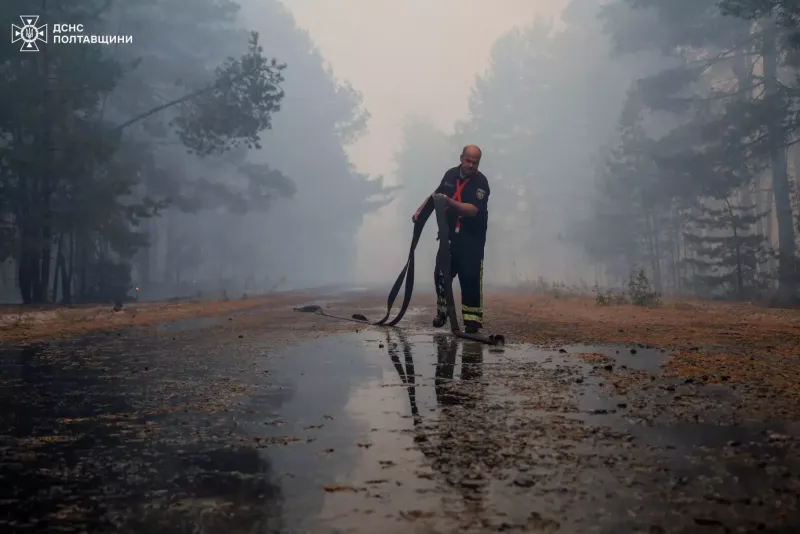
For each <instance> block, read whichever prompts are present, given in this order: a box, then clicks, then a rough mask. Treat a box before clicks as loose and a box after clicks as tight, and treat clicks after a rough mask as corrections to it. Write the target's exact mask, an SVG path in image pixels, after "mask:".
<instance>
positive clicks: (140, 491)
mask: <svg viewBox="0 0 800 534" xmlns="http://www.w3.org/2000/svg"><path fill="white" fill-rule="evenodd" d="M110 347H111V348H105V349H104V348H101V347H99V346H92V347H91V350H90V351H88V352H85V353H80V352H77V351H73V352H70V351H68V350H67V348H66V347H64V348H62V349H61V350H62V352H61V353H59V355H60V357H59V358H51V357H48V356H47V355H44V354H42V353H39V352H37V351H35V350H28V351H26V352H23V353H21V354H19V353H11V352H0V379H1V380H2V381H3V383H4V384H5V385H6V386H5V390H4V396H3V397H2V402H3V405H2V406H1V407H0V408H2V411H0V423H2V425H3V428H6V429H8V430H6V431H5V432H6V433H7V434H8V435H4V436H2V441H0V446H2V447H3V450H2V453H3V455H2V460H0V476H2V478H3V480H4V481H5V484H4V485H3V486H2V487H0V501H1V502H3V503H5V504H4V505H3V506H6V507H8V511H7V512H6V510H5V509H4V510H3V511H4V513H5V515H0V517H7V518H10V521H15V522H16V523H13V525H14V526H15V527H16V528H17V529H19V528H21V527H22V526H24V525H26V524H27V525H28V527H29V530H30V531H31V532H33V531H36V529H37V528H39V527H41V526H42V522H47V521H53V520H55V519H58V518H61V519H60V521H61V523H59V525H58V526H59V528H61V530H62V531H64V532H75V533H78V532H83V531H86V530H93V529H94V530H98V529H102V528H104V527H108V526H109V525H114V526H115V528H116V530H115V531H118V532H131V533H133V532H136V531H139V532H154V533H157V534H160V533H161V532H164V533H166V532H179V533H183V532H187V533H188V532H195V531H202V532H205V533H207V534H228V533H230V532H250V531H262V532H270V531H281V532H304V531H315V532H318V531H334V532H367V533H371V532H380V533H381V534H390V533H394V532H397V533H401V532H415V531H420V532H423V531H426V530H425V529H428V530H427V531H444V532H468V531H471V530H475V531H487V530H513V529H519V530H524V529H528V530H533V531H544V532H547V531H555V530H557V529H559V528H564V529H573V530H574V531H580V532H589V531H593V530H601V526H604V528H605V527H608V528H611V526H619V525H620V524H626V525H627V524H631V525H633V524H634V523H636V522H637V521H640V522H642V523H641V524H642V525H645V526H646V527H648V528H649V525H652V524H657V523H659V521H660V518H661V515H660V514H666V511H665V509H664V508H665V507H664V506H663V499H664V498H665V497H664V494H663V488H665V487H667V486H668V485H669V484H670V483H671V481H672V479H673V478H674V476H678V474H679V475H680V476H681V477H684V476H685V477H687V478H688V479H689V480H694V479H693V478H692V476H691V475H692V474H693V473H694V474H697V473H705V472H712V471H713V472H715V476H716V477H717V479H715V480H716V482H715V484H716V485H715V486H714V487H713V491H715V492H721V491H728V490H730V491H731V492H734V491H738V492H739V493H747V491H746V488H744V487H743V486H742V483H743V482H742V481H746V482H747V484H751V485H753V487H758V488H759V491H761V490H762V489H764V488H765V487H766V486H765V484H767V485H768V482H765V481H764V480H766V479H767V478H768V477H769V476H770V475H769V473H767V471H766V470H762V471H757V470H754V469H756V468H755V467H754V468H752V469H751V468H749V467H748V468H743V467H742V464H741V463H739V464H736V463H731V462H733V460H734V453H730V450H732V449H735V450H736V451H740V453H745V452H746V453H750V454H753V455H761V456H760V457H761V458H762V460H759V461H760V462H762V463H763V462H765V461H766V460H763V458H768V457H769V458H772V457H776V458H777V457H779V452H776V450H775V447H774V445H775V443H774V442H776V440H777V442H778V444H781V443H784V442H783V441H780V439H783V438H780V439H778V438H774V437H769V436H770V434H769V432H773V431H774V429H773V430H770V429H769V428H766V427H765V428H760V427H758V428H757V427H726V428H723V427H716V426H712V425H705V426H704V425H698V424H685V425H672V426H644V425H641V424H638V423H637V422H636V421H631V420H629V419H628V418H627V416H626V411H625V410H624V409H618V407H619V405H620V404H621V403H620V399H618V398H610V397H608V396H607V395H606V393H604V390H603V389H602V388H601V387H600V386H599V382H600V380H601V378H599V376H598V374H597V373H596V372H595V371H596V370H595V369H594V368H595V367H596V366H595V365H593V364H592V363H587V362H586V361H584V360H583V359H581V358H578V357H575V356H574V354H575V353H589V352H592V353H599V352H603V351H605V352H603V353H605V354H607V355H608V356H612V357H614V358H616V359H617V362H619V363H618V365H623V363H622V362H623V361H627V362H628V363H627V364H624V365H627V366H628V367H629V368H630V369H633V370H643V369H646V368H649V366H650V365H652V363H653V362H655V361H656V360H657V359H658V358H663V355H662V354H661V353H660V351H659V352H658V353H656V352H653V353H652V354H651V353H649V352H648V353H643V351H642V350H641V348H639V349H640V350H637V354H636V355H634V354H632V353H630V350H628V355H626V356H625V357H624V358H621V357H620V355H618V354H617V353H616V350H619V351H620V353H622V352H623V350H622V349H621V348H619V349H611V350H612V351H613V353H612V354H608V351H609V349H608V348H606V349H602V350H601V349H599V348H597V347H577V346H576V347H568V348H567V349H565V350H567V352H568V353H570V354H564V353H560V352H558V351H557V350H555V351H547V350H540V349H535V348H532V347H528V346H524V345H517V346H507V347H505V348H504V349H500V350H498V349H494V348H490V347H487V346H486V345H483V344H480V343H475V342H471V341H466V340H460V339H457V338H455V337H453V336H451V335H448V334H445V333H433V334H432V333H426V332H423V333H413V334H412V333H407V332H405V331H403V330H401V329H391V328H389V329H368V330H366V331H362V332H360V333H350V334H342V335H337V336H330V337H326V338H321V339H317V340H314V341H310V342H307V343H303V344H300V345H297V346H294V347H291V348H289V349H287V350H284V351H282V352H280V353H276V354H270V355H268V356H266V357H265V354H264V351H263V350H261V349H259V347H257V346H256V347H255V348H254V349H252V350H255V351H256V352H255V353H246V352H244V349H240V350H238V351H231V350H230V349H229V348H228V347H224V348H223V349H221V350H222V351H223V352H222V353H214V352H213V350H220V349H219V347H218V345H216V344H215V347H216V348H215V349H211V348H209V347H200V346H198V347H192V349H193V350H188V351H186V350H184V351H176V352H169V351H166V349H165V348H164V347H163V346H159V347H158V349H157V350H155V349H153V350H151V352H150V353H137V354H136V355H132V354H125V353H119V352H115V351H124V350H125V347H130V345H125V344H118V345H116V346H110ZM87 350H88V349H87ZM128 350H131V349H128ZM136 350H139V349H136ZM167 353H168V354H169V357H165V354H167ZM636 356H638V357H639V358H640V359H639V360H638V361H637V363H634V362H633V358H635V357H636ZM720 391H721V390H720ZM765 432H766V433H765ZM765 436H766V437H765ZM44 438H48V439H44ZM50 438H52V439H50ZM67 438H69V439H67ZM759 440H760V441H762V442H763V441H771V442H772V443H771V444H768V445H771V446H770V447H762V448H753V447H750V446H749V443H750V442H758V441H759ZM32 444H35V445H36V446H35V447H34V446H32ZM732 444H735V445H732ZM640 445H644V446H645V447H643V448H644V449H646V450H644V451H643V450H641V449H637V447H640ZM653 449H658V451H657V454H658V455H659V456H657V457H655V456H645V455H644V454H645V453H647V454H650V453H651V452H653ZM696 449H705V450H706V452H708V451H711V454H712V458H711V459H709V457H708V455H706V456H705V457H703V456H701V455H700V454H699V453H698V454H696V455H695V456H696V458H690V453H691V454H695V452H696ZM718 449H719V450H721V449H725V450H726V451H728V452H726V454H727V455H728V456H726V457H723V456H722V454H720V453H719V452H718ZM665 450H666V451H671V452H666V453H665V452H664V451H665ZM714 454H716V455H717V456H716V457H713V455H714ZM697 458H701V460H697ZM662 460H668V462H667V463H659V462H661V461H662ZM698 464H699V465H698ZM748 469H749V470H748ZM758 469H761V468H758ZM670 470H672V471H670ZM676 473H677V474H676ZM754 473H761V474H762V476H761V479H759V478H758V477H755V476H754ZM777 476H780V475H776V477H777ZM695 478H697V479H698V480H699V478H698V477H695ZM703 483H704V484H709V486H708V487H709V488H711V485H710V484H711V483H707V482H703ZM685 484H689V483H685ZM51 487H58V488H61V490H59V491H61V492H62V493H61V494H58V493H55V494H46V495H45V493H46V492H45V493H43V491H44V490H45V489H46V488H51ZM687 488H688V486H687ZM681 491H686V492H689V489H682V490H681ZM697 491H699V490H697ZM708 491H712V489H708ZM765 491H766V490H765ZM687 494H688V493H687ZM65 502H66V503H67V505H66V508H65V506H64V505H63V503H65ZM598 502H599V503H600V504H598ZM98 503H99V504H98ZM648 503H649V504H648ZM681 506H684V504H682V505H681ZM634 509H635V510H637V512H636V514H635V515H631V513H630V511H631V510H634ZM759 513H762V514H768V513H769V509H768V507H767V506H764V507H762V509H761V510H760V511H759ZM687 517H689V518H690V519H691V516H687ZM54 518H55V519H54ZM673 519H674V518H673ZM636 524H638V523H636ZM11 525H12V523H10V522H6V523H5V524H1V523H0V526H3V527H6V526H8V527H9V528H10V526H11ZM675 525H676V527H677V525H678V524H677V523H675ZM639 526H641V525H639ZM89 527H92V528H89ZM323 527H324V528H323ZM108 528H111V527H108ZM320 529H321V530H320ZM20 531H24V529H23V530H20ZM609 531H611V532H613V531H614V530H613V529H612V530H609ZM616 531H631V529H628V528H624V529H618V530H616Z"/></svg>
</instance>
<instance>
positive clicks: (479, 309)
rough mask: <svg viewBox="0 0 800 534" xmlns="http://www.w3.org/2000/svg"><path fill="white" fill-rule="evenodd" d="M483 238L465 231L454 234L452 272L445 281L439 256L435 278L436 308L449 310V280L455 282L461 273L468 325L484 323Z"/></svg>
mask: <svg viewBox="0 0 800 534" xmlns="http://www.w3.org/2000/svg"><path fill="white" fill-rule="evenodd" d="M483 247H484V243H483V241H479V240H477V239H474V238H472V237H469V236H465V235H463V234H455V235H451V238H450V275H451V277H452V278H451V279H450V280H447V281H445V279H444V273H443V272H442V267H441V265H440V262H441V261H442V259H441V258H439V257H438V255H437V257H436V267H435V269H434V274H433V281H434V284H435V285H436V309H437V310H438V311H439V312H447V300H446V299H445V293H444V288H445V285H444V284H445V283H449V284H452V283H453V279H454V278H455V277H456V276H458V281H459V283H460V285H461V315H462V317H463V319H464V326H474V327H477V328H482V327H483Z"/></svg>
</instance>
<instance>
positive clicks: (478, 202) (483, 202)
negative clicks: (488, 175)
mask: <svg viewBox="0 0 800 534" xmlns="http://www.w3.org/2000/svg"><path fill="white" fill-rule="evenodd" d="M467 200H468V202H458V201H457V200H453V199H452V198H447V200H446V202H447V205H448V206H450V207H451V208H453V209H454V210H457V211H458V212H459V214H460V215H461V216H462V217H476V216H477V215H478V214H479V213H480V212H481V211H484V210H486V207H487V204H488V202H489V183H488V182H487V181H486V180H483V182H482V183H481V184H479V187H478V188H477V189H476V190H475V194H474V195H473V196H471V198H467Z"/></svg>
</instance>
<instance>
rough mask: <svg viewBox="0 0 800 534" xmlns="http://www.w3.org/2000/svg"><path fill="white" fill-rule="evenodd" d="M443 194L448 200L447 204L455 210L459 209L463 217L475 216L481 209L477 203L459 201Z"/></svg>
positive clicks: (446, 200)
mask: <svg viewBox="0 0 800 534" xmlns="http://www.w3.org/2000/svg"><path fill="white" fill-rule="evenodd" d="M441 196H443V197H444V198H445V202H447V205H448V206H450V207H451V208H453V209H454V210H457V211H458V212H459V213H460V214H461V216H462V217H475V216H476V215H478V213H480V211H481V210H480V208H478V206H476V205H475V204H470V203H469V202H459V201H457V200H453V199H452V198H450V197H447V196H445V195H441Z"/></svg>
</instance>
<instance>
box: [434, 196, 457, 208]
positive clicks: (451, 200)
mask: <svg viewBox="0 0 800 534" xmlns="http://www.w3.org/2000/svg"><path fill="white" fill-rule="evenodd" d="M436 197H439V198H443V199H444V203H445V205H447V206H452V205H453V199H452V198H450V197H448V196H447V195H445V194H442V193H434V194H433V198H436Z"/></svg>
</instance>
